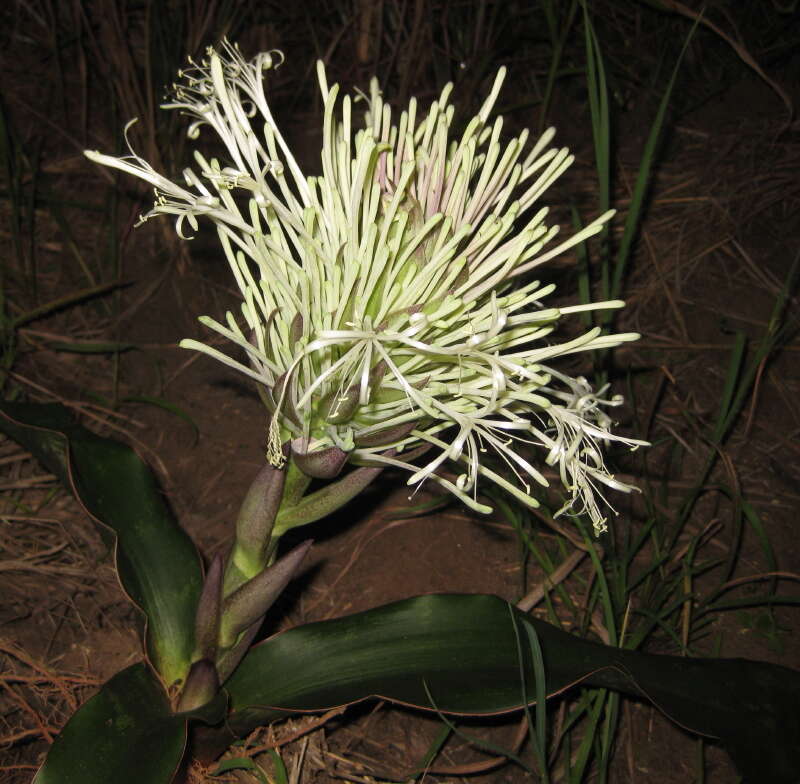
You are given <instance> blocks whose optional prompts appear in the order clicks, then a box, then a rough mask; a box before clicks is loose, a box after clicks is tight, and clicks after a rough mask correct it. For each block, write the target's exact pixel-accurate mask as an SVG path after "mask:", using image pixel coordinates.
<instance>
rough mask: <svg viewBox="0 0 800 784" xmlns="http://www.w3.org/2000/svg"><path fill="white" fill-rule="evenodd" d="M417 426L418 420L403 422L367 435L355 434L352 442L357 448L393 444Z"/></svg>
mask: <svg viewBox="0 0 800 784" xmlns="http://www.w3.org/2000/svg"><path fill="white" fill-rule="evenodd" d="M418 426H419V421H414V422H405V423H404V424H402V425H395V426H394V427H387V428H385V429H384V430H379V431H378V432H376V433H369V434H368V435H364V436H359V435H358V434H356V436H355V437H354V442H355V445H356V447H358V448H359V449H371V448H372V447H376V446H387V445H388V444H393V443H395V441H401V440H402V439H404V438H405V437H406V436H407V435H408V434H409V433H410V432H411V431H412V430H413V429H414V428H416V427H418Z"/></svg>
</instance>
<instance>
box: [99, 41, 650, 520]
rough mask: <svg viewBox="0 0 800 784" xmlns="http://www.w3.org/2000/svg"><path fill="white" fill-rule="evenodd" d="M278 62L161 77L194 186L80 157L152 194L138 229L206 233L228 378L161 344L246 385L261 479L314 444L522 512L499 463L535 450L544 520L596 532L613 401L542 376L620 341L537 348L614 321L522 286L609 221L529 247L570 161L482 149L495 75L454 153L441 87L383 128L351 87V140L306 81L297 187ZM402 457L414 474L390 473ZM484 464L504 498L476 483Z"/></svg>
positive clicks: (489, 137)
mask: <svg viewBox="0 0 800 784" xmlns="http://www.w3.org/2000/svg"><path fill="white" fill-rule="evenodd" d="M280 62H282V57H281V55H280V54H279V53H276V52H269V53H262V54H259V55H258V56H257V57H255V58H254V59H253V60H251V61H250V62H246V61H245V60H244V59H243V58H242V56H241V54H240V52H239V50H238V48H237V47H236V46H233V45H231V44H229V43H228V42H223V43H222V45H221V47H220V50H219V51H214V50H212V49H209V50H208V56H207V59H204V60H203V61H202V62H201V63H194V62H192V61H190V66H189V67H188V68H187V69H185V70H183V71H182V72H181V74H180V76H181V78H182V79H183V82H182V84H180V85H176V87H175V97H174V100H172V101H171V102H170V103H168V104H166V105H165V107H164V108H170V109H180V110H181V111H182V112H183V113H185V114H187V115H188V116H189V117H190V118H192V119H193V123H192V125H191V126H190V128H189V137H190V138H192V139H195V138H197V136H198V134H199V130H200V129H201V128H202V126H204V125H208V126H210V127H211V128H213V130H214V131H216V133H217V134H218V135H219V137H220V139H221V141H222V142H223V144H224V145H225V147H226V149H227V158H228V160H227V161H225V162H219V161H217V160H216V159H212V160H207V159H206V158H204V157H203V155H202V154H201V153H200V152H195V153H194V158H195V161H196V163H197V168H196V170H193V169H185V170H184V172H183V179H184V185H183V186H182V185H179V184H177V183H174V182H171V181H170V180H168V179H166V178H165V177H163V176H162V175H160V174H158V173H157V172H155V171H154V170H153V168H152V167H151V166H150V165H149V164H148V163H147V162H146V161H144V160H142V158H140V157H139V156H137V155H136V154H135V153H134V152H133V151H132V150H131V155H130V156H127V157H126V158H113V157H110V156H107V155H101V154H99V153H97V152H90V151H87V153H86V154H87V155H88V156H89V158H91V159H92V160H93V161H96V162H98V163H102V164H105V165H108V166H113V167H115V168H117V169H121V170H122V171H126V172H128V173H130V174H134V175H136V176H137V177H140V178H142V179H144V180H146V181H148V182H149V183H151V184H152V185H153V186H154V188H155V192H156V201H155V204H154V206H153V208H152V209H151V210H150V211H149V212H148V213H147V214H146V215H144V216H143V217H142V220H143V221H144V220H147V219H148V218H150V217H152V216H153V215H162V214H168V215H175V216H177V220H176V229H177V232H178V234H179V235H180V236H181V237H184V236H185V234H184V224H185V223H188V224H189V225H190V226H191V228H192V229H193V230H196V229H197V225H198V224H197V217H198V216H201V215H203V216H206V217H208V218H210V219H211V220H212V221H213V222H214V224H215V225H216V227H217V232H218V234H219V239H220V242H221V244H222V247H223V249H224V252H225V255H226V257H227V259H228V263H229V264H230V266H231V269H232V271H233V274H234V276H235V278H236V282H237V284H238V285H239V289H240V290H241V293H242V305H241V314H240V315H238V316H235V315H234V314H232V313H227V314H226V318H225V321H224V323H220V322H217V321H215V320H214V319H212V318H209V317H206V316H204V317H202V318H201V321H202V323H203V324H205V325H206V326H208V327H210V328H211V329H213V330H215V331H216V332H218V333H220V334H221V335H224V336H225V337H226V338H228V339H229V340H231V341H232V342H233V343H235V344H236V345H237V346H238V347H239V348H240V349H242V350H243V351H244V353H245V355H246V357H247V364H245V362H243V361H239V360H238V359H236V358H233V357H231V356H228V355H226V354H224V353H222V352H220V351H218V350H217V349H215V348H213V347H211V346H208V345H205V344H203V343H200V342H198V341H195V340H184V341H182V343H181V345H182V346H184V347H185V348H191V349H196V350H198V351H202V352H204V353H206V354H209V355H211V356H212V357H215V358H216V359H218V360H220V361H221V362H224V363H225V364H226V365H229V366H230V367H233V368H235V369H236V370H238V371H240V372H242V373H244V374H245V375H247V376H249V377H250V378H252V379H254V380H255V381H256V382H258V383H259V384H260V385H263V393H264V394H263V397H264V400H265V402H266V404H267V406H268V407H269V409H270V412H271V417H270V424H269V426H268V452H267V457H268V460H269V461H270V462H271V463H272V464H273V465H274V466H276V467H280V466H281V465H282V462H283V460H284V454H285V450H283V448H282V447H283V444H285V442H286V441H289V440H291V442H292V449H293V453H296V454H298V455H303V454H306V453H308V454H309V455H314V454H316V453H318V452H320V451H323V450H327V451H328V452H330V451H331V448H332V447H335V448H336V449H335V450H333V451H334V452H337V453H338V450H342V452H344V453H346V455H347V457H348V459H349V460H351V461H353V462H357V463H359V464H362V465H363V464H384V465H392V466H401V467H403V468H405V469H407V470H409V471H410V472H411V476H410V477H409V479H408V484H409V485H419V484H421V483H422V482H423V481H424V480H426V479H430V480H433V481H435V482H437V483H439V484H440V485H442V486H444V487H445V488H447V489H448V490H449V491H451V492H452V493H453V494H455V495H456V496H457V497H458V498H460V499H461V500H462V501H463V502H464V503H466V504H467V505H468V506H470V507H471V508H473V509H476V510H478V511H480V512H489V511H491V509H490V507H488V506H486V505H485V504H483V503H481V502H480V501H479V500H478V496H477V485H478V478H479V477H483V478H485V479H487V480H490V481H491V482H494V483H496V484H497V485H499V486H501V487H503V488H505V489H506V490H508V491H509V492H511V493H512V494H513V495H514V496H516V497H517V498H518V499H520V500H522V501H523V502H525V503H527V504H528V505H531V506H536V505H537V501H536V498H535V495H533V494H532V487H531V486H532V485H541V486H546V485H547V480H546V479H545V477H544V476H543V475H542V473H541V472H540V470H539V469H537V468H536V466H535V465H533V464H532V463H531V462H530V461H529V459H528V458H527V457H523V455H522V454H521V451H522V450H521V449H520V447H522V446H523V445H524V447H525V448H524V451H525V453H526V454H530V453H531V452H532V451H533V450H532V449H531V448H530V447H531V446H533V447H539V448H541V449H543V450H544V462H545V463H546V464H547V465H549V466H557V467H558V470H559V472H560V476H561V481H562V482H563V484H564V487H565V488H566V490H567V491H568V493H569V495H570V498H569V501H568V503H567V504H566V505H565V507H564V508H563V509H562V510H561V511H562V512H563V511H567V510H569V511H572V512H586V513H588V514H589V515H590V517H591V519H592V521H593V523H594V527H595V530H596V532H597V533H600V532H602V531H603V530H605V529H606V518H605V517H604V515H603V514H602V512H601V511H600V508H599V506H598V502H597V499H596V494H597V493H598V489H597V488H598V484H604V485H606V486H609V487H612V488H615V489H617V490H623V491H627V490H629V489H630V488H629V487H628V486H627V485H625V484H623V483H621V482H619V481H618V480H616V479H614V477H613V476H611V475H610V474H609V473H608V471H607V469H606V467H605V465H604V462H603V457H602V453H601V446H602V445H603V444H604V442H608V441H610V440H614V441H620V442H623V443H625V444H627V445H629V446H631V447H633V446H636V445H639V444H641V443H643V442H641V441H636V440H633V439H627V438H622V437H620V436H618V435H613V434H612V433H611V432H610V430H609V427H610V425H611V420H610V418H609V416H608V415H607V414H606V413H605V411H604V408H605V407H607V406H614V405H618V404H619V403H620V402H621V398H619V397H614V398H612V399H610V400H604V399H602V398H601V394H602V392H603V391H604V390H599V391H598V392H597V393H595V392H593V391H592V389H591V387H590V386H589V384H588V383H587V382H586V380H585V379H584V378H580V377H579V378H573V377H571V376H568V375H565V374H564V373H562V372H559V371H558V370H556V369H554V368H553V367H552V366H551V364H550V363H551V362H553V361H554V360H556V359H557V358H558V357H559V356H563V355H566V354H572V353H575V352H578V351H589V350H594V349H600V348H610V347H613V346H617V345H619V344H620V343H623V342H625V341H630V340H635V339H636V338H637V337H638V335H636V334H632V333H626V334H618V335H603V334H601V333H600V330H599V329H591V330H589V331H588V332H587V333H586V334H584V335H582V336H580V337H578V338H575V339H573V340H570V341H568V342H563V343H557V342H552V340H551V339H549V336H550V335H551V333H552V332H553V330H554V328H555V325H556V323H557V322H558V320H559V319H560V317H561V316H563V315H565V314H571V313H576V312H578V311H583V310H596V309H601V308H619V307H622V305H623V304H624V303H622V302H621V301H616V300H615V301H611V302H596V303H593V304H589V305H576V306H571V307H566V308H555V307H546V306H545V304H544V300H545V299H546V297H547V296H548V295H550V294H552V292H553V290H554V288H555V287H554V286H553V285H552V284H543V283H541V282H539V281H533V280H530V275H527V274H526V275H524V277H522V276H523V273H530V272H531V271H532V270H533V269H534V268H536V267H538V266H539V265H541V264H543V263H544V262H546V261H549V260H550V259H552V258H553V257H554V256H557V255H559V254H561V253H563V252H564V251H566V250H567V249H569V248H572V247H573V246H575V245H577V244H578V243H580V242H582V241H584V240H585V239H586V238H588V237H590V236H592V235H594V234H596V233H597V232H599V231H600V230H601V228H602V227H603V225H604V224H605V223H606V221H608V220H609V218H611V216H612V214H613V212H611V211H610V212H607V213H605V214H604V215H601V216H600V217H599V218H597V219H596V220H594V221H592V222H591V223H590V224H589V225H588V226H587V227H586V228H585V229H583V230H582V231H580V232H579V233H578V234H576V235H574V236H573V237H571V238H570V239H568V240H566V241H564V242H561V243H560V244H557V245H555V247H549V245H550V243H551V241H552V240H553V239H554V238H555V236H556V234H557V232H558V227H557V226H548V225H547V224H546V223H545V218H546V217H547V212H548V211H547V208H546V207H539V208H538V209H536V210H533V209H532V208H533V207H534V206H537V205H538V203H539V200H540V198H541V196H542V194H543V193H544V191H545V190H546V189H547V187H548V186H549V185H550V184H551V183H552V182H553V181H554V180H555V179H556V178H557V177H558V176H560V175H561V174H562V173H563V172H564V170H565V169H566V168H567V167H568V166H569V165H570V164H571V162H572V160H573V157H572V156H571V155H570V154H569V153H568V151H567V150H566V149H563V148H562V149H560V150H558V149H555V148H553V147H549V144H550V141H551V140H552V138H553V135H554V131H553V129H552V128H551V129H549V130H547V131H546V132H545V133H544V134H543V135H542V136H541V138H539V139H538V140H537V141H536V142H535V143H534V144H533V145H532V147H531V148H530V149H528V150H526V144H527V142H528V136H529V134H528V132H527V131H523V132H522V133H521V134H520V135H519V136H517V137H515V138H513V139H511V140H510V141H508V142H501V140H500V138H501V132H502V128H503V121H502V118H499V117H498V118H497V119H495V120H494V121H493V123H491V124H490V123H489V116H490V114H491V111H492V107H493V106H494V103H495V101H496V99H497V95H498V93H499V91H500V87H501V85H502V82H503V79H504V78H505V69H504V68H501V69H500V71H499V72H498V74H497V77H496V79H495V81H494V85H493V87H492V90H491V92H490V94H489V97H488V98H487V99H486V101H485V102H484V104H483V106H482V108H481V110H480V112H479V113H478V115H477V116H475V117H473V118H472V120H471V121H470V122H469V123H468V124H467V126H466V129H465V131H464V132H463V134H462V135H461V137H460V138H454V137H453V136H452V135H451V127H450V126H451V123H452V119H453V107H452V106H451V105H449V104H448V98H449V96H450V92H451V90H452V85H447V86H446V87H445V88H444V90H443V91H442V94H441V96H440V97H439V99H438V100H437V101H435V102H434V103H433V104H432V105H431V107H430V109H429V110H428V111H427V113H423V114H422V116H418V106H417V102H416V100H414V99H412V100H411V101H410V103H409V106H408V109H407V110H406V111H404V112H403V113H402V114H401V115H400V120H399V124H395V123H394V122H393V115H392V109H391V107H390V106H389V105H388V104H386V103H385V102H384V100H383V98H382V96H381V94H380V91H379V88H378V84H377V82H376V81H375V80H373V82H372V84H371V90H370V96H369V98H368V99H367V101H366V103H367V111H366V119H365V122H364V124H363V126H362V127H360V128H357V129H354V127H353V111H352V103H351V100H350V98H349V97H347V96H345V97H344V98H343V100H342V101H341V106H340V107H339V108H337V96H338V87H337V86H336V85H334V86H332V87H329V86H328V83H327V81H326V77H325V70H324V67H323V66H322V64H321V63H320V64H318V67H317V75H318V78H319V84H320V89H321V91H322V98H323V100H324V104H325V112H324V125H323V145H322V155H321V162H322V175H321V176H319V177H306V176H304V175H303V173H302V172H301V170H300V168H299V166H298V164H297V161H296V160H295V158H294V156H293V155H292V153H291V151H290V150H289V148H288V146H287V144H286V142H285V141H284V138H283V136H282V135H281V133H280V131H279V129H278V127H277V126H276V124H275V121H274V119H273V117H272V114H271V112H270V108H269V104H268V102H267V97H266V94H265V83H264V79H265V74H266V72H267V71H269V70H270V69H271V68H273V67H274V66H276V65H279V64H280ZM362 97H363V96H362ZM356 100H358V99H356ZM530 213H533V214H530ZM421 446H425V447H427V448H428V454H427V456H426V457H425V458H424V460H425V461H427V462H424V464H423V465H421V466H417V465H412V464H411V463H409V462H407V461H406V460H404V459H403V457H404V455H406V454H408V453H409V452H411V451H412V450H416V449H418V448H419V447H421ZM487 451H493V452H495V453H497V454H498V455H500V456H501V457H502V458H503V459H504V461H505V462H506V464H507V465H508V468H509V472H508V475H509V476H511V475H512V474H513V475H514V476H515V477H516V481H509V479H507V478H505V477H504V476H501V475H500V474H498V473H496V472H495V471H493V470H491V469H489V468H488V467H487V466H486V465H484V463H483V462H482V456H483V455H484V453H486V452H487ZM431 454H432V455H433V457H432V459H431ZM445 461H451V462H454V463H456V464H457V465H458V466H459V472H458V473H457V479H456V481H450V480H448V479H446V478H444V477H442V476H440V475H438V473H437V469H438V468H439V467H440V466H441V465H442V464H443V463H444V462H445Z"/></svg>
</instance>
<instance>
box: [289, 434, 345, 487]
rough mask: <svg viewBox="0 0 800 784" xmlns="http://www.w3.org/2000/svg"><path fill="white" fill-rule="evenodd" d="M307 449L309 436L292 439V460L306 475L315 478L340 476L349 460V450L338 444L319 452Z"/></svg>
mask: <svg viewBox="0 0 800 784" xmlns="http://www.w3.org/2000/svg"><path fill="white" fill-rule="evenodd" d="M307 449H308V439H307V438H295V439H294V440H293V441H292V460H293V461H294V462H295V464H296V465H297V467H298V468H299V469H300V470H301V471H302V472H303V473H304V474H305V475H306V476H310V477H313V478H314V479H333V478H334V477H337V476H339V474H340V473H341V470H342V468H344V464H345V463H346V462H347V457H348V455H347V452H345V451H343V450H341V449H339V447H338V446H329V447H326V448H325V449H320V450H319V451H318V452H308V451H306V450H307Z"/></svg>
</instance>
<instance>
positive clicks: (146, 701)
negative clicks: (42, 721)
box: [34, 663, 186, 784]
mask: <svg viewBox="0 0 800 784" xmlns="http://www.w3.org/2000/svg"><path fill="white" fill-rule="evenodd" d="M185 745H186V722H185V721H184V719H182V718H180V717H178V716H174V715H173V714H172V712H171V710H170V705H169V701H168V700H167V697H166V695H165V694H164V690H163V689H162V688H161V685H160V684H159V682H158V678H157V676H156V675H155V674H154V673H153V671H152V670H151V669H150V668H149V667H148V666H147V665H145V664H143V663H139V664H134V665H133V666H131V667H128V668H127V669H125V670H123V671H122V672H120V673H117V675H115V676H114V677H113V678H112V679H111V680H110V681H108V683H106V684H105V686H103V688H102V689H101V690H100V691H99V692H98V693H97V694H95V696H94V697H92V698H91V699H90V700H89V701H88V702H86V703H85V704H84V705H83V706H82V707H81V708H80V709H79V710H78V712H77V713H75V715H74V716H73V717H72V718H71V719H70V720H69V722H68V723H67V725H66V727H64V729H63V730H62V732H61V734H60V735H59V736H58V737H57V738H56V740H55V743H53V745H52V747H51V749H50V752H49V754H48V755H47V760H46V761H45V763H44V765H43V766H42V767H41V769H40V770H39V772H38V774H37V775H36V778H35V779H34V784H109V782H114V784H128V783H130V784H143V782H146V783H147V784H168V783H169V782H171V781H172V779H173V777H174V775H175V772H176V771H177V769H178V766H179V764H180V761H181V758H182V757H183V751H184V747H185Z"/></svg>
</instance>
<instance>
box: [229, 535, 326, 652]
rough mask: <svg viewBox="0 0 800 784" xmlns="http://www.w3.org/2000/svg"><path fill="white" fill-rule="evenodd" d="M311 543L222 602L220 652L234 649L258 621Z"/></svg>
mask: <svg viewBox="0 0 800 784" xmlns="http://www.w3.org/2000/svg"><path fill="white" fill-rule="evenodd" d="M312 543H313V542H312V540H311V539H307V540H306V541H305V542H302V543H301V544H299V545H298V546H297V547H295V548H294V550H291V551H290V552H288V553H287V554H286V555H284V556H283V558H281V559H279V560H278V561H276V562H275V563H274V564H273V565H272V566H270V567H268V568H267V569H264V571H263V572H261V573H260V574H258V575H256V576H255V577H253V579H252V580H248V581H247V582H246V583H245V584H244V585H242V586H240V587H239V588H237V589H236V590H235V591H234V592H233V593H232V594H231V595H230V596H228V597H227V598H226V599H225V601H224V602H223V605H222V622H221V624H220V632H219V643H220V646H221V647H222V648H230V647H231V646H233V645H234V644H235V643H236V638H237V637H238V636H239V635H240V634H241V633H242V632H243V631H245V629H248V628H249V627H251V626H252V625H253V624H255V623H259V622H260V621H261V619H262V618H263V617H264V615H265V614H266V612H267V610H268V609H269V608H270V607H271V606H272V604H273V602H274V601H275V600H276V599H277V598H278V596H279V595H280V593H281V592H282V591H283V589H284V588H285V587H286V584H287V583H288V582H289V580H291V579H292V577H293V575H294V573H295V572H296V571H297V569H298V567H299V566H300V562H301V561H302V560H303V558H305V555H306V553H307V552H308V550H309V548H310V547H311V545H312Z"/></svg>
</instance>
